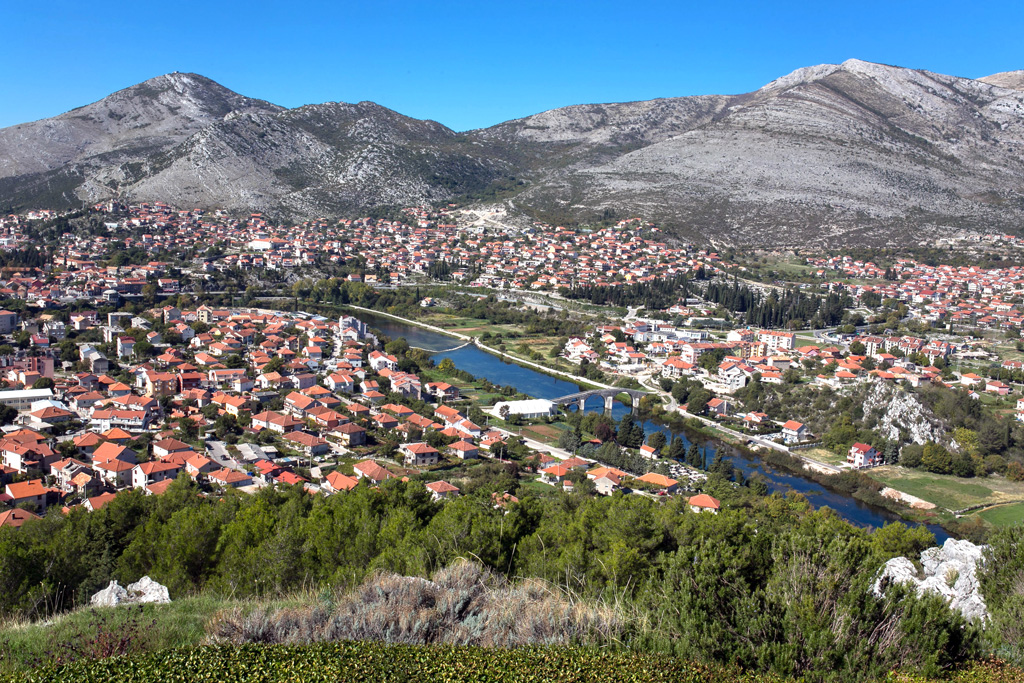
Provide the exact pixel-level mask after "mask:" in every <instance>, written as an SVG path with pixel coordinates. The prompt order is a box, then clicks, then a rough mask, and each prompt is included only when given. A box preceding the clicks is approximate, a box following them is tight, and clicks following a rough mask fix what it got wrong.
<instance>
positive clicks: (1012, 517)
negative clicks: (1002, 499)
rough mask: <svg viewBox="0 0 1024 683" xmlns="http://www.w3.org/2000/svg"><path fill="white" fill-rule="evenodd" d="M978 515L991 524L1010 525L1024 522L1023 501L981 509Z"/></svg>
mask: <svg viewBox="0 0 1024 683" xmlns="http://www.w3.org/2000/svg"><path fill="white" fill-rule="evenodd" d="M978 516H979V517H981V518H982V519H983V520H985V521H986V522H988V523H989V524H991V525H993V526H1010V525H1013V524H1020V523H1021V522H1024V503H1011V504H1009V505H999V506H997V507H991V508H988V509H986V510H982V511H981V512H979V513H978Z"/></svg>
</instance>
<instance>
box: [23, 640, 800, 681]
mask: <svg viewBox="0 0 1024 683" xmlns="http://www.w3.org/2000/svg"><path fill="white" fill-rule="evenodd" d="M6 680H9V681H33V682H35V681H39V682H44V681H45V682H47V683H63V682H65V681H67V682H68V683H90V682H92V681H95V682H97V683H100V682H103V683H106V682H107V681H118V683H150V682H151V681H161V682H163V681H182V682H185V681H187V682H189V683H192V682H196V683H201V682H203V681H218V682H224V683H226V682H229V681H246V682H247V683H249V682H260V683H271V682H275V681H302V682H303V683H320V682H321V681H324V682H326V681H331V682H332V683H333V682H334V681H373V682H374V683H388V682H391V681H433V682H435V683H444V682H446V681H497V682H499V683H502V682H507V683H517V682H519V681H523V682H527V681H529V682H531V683H536V682H540V681H560V682H561V683H572V682H573V681H598V680H599V681H602V683H612V682H615V681H638V682H639V681H645V682H647V681H649V682H652V683H657V682H659V681H666V682H668V681H671V682H673V683H686V682H688V681H693V682H694V683H696V682H698V681H699V682H701V683H716V682H717V681H782V680H785V679H780V678H777V677H775V676H765V675H755V674H742V673H740V672H738V671H735V670H731V669H726V668H722V667H707V666H702V665H698V664H689V663H685V662H682V661H680V660H676V659H673V658H671V657H661V656H657V655H648V654H638V653H623V652H610V651H602V650H596V649H580V648H570V647H560V648H520V649H516V650H501V649H491V648H472V647H450V646H406V645H382V644H379V643H365V642H363V643H353V642H342V643H319V644H316V645H307V646H282V645H262V646H258V645H245V646H242V647H202V648H196V649H192V650H164V651H161V652H155V653H150V654H145V655H138V656H132V657H114V658H110V659H102V660H84V661H80V662H75V663H73V664H70V665H67V666H64V667H53V668H47V669H40V670H37V671H35V672H32V673H31V674H27V675H24V676H16V677H10V678H7V679H6Z"/></svg>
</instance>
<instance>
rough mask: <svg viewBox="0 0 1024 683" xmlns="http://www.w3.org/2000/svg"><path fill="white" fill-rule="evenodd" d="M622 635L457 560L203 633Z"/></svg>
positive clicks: (482, 641) (606, 617) (399, 637)
mask: <svg viewBox="0 0 1024 683" xmlns="http://www.w3.org/2000/svg"><path fill="white" fill-rule="evenodd" d="M622 629H623V621H622V620H621V619H620V618H619V616H618V615H617V614H616V613H615V612H614V611H613V610H611V609H604V608H598V607H591V606H587V605H584V604H581V603H578V602H573V601H572V600H570V599H569V598H568V596H567V595H565V594H564V593H562V592H560V591H557V590H556V589H554V588H552V587H551V586H549V585H548V584H547V583H544V582H541V581H538V580H527V581H524V582H522V583H520V584H517V585H513V584H510V583H509V582H508V581H507V580H506V579H505V578H504V577H502V576H500V575H497V574H493V573H492V572H490V571H489V570H487V569H484V568H482V567H480V566H479V565H477V564H474V563H471V562H468V561H460V562H458V563H456V564H454V565H452V566H450V567H448V568H446V569H442V570H441V571H439V572H437V574H436V575H435V576H434V580H433V581H428V580H426V579H422V578H418V577H408V576H399V575H397V574H392V573H378V574H375V575H373V576H371V577H370V578H369V579H367V580H366V581H365V582H364V583H363V584H362V585H361V586H359V587H358V588H357V589H355V590H354V591H352V592H350V593H348V594H346V595H343V596H341V598H340V599H339V600H338V601H337V603H336V604H335V602H334V601H333V600H321V601H320V602H319V603H318V604H316V605H313V606H310V607H304V608H299V609H285V610H278V611H275V612H268V611H266V610H254V611H251V612H249V613H243V612H241V611H240V610H237V609H236V610H232V611H228V612H224V613H221V614H219V615H217V616H216V617H215V618H214V619H213V620H211V622H210V624H209V625H208V627H207V633H209V635H210V637H211V640H212V641H213V642H227V643H233V644H236V645H237V644H242V643H282V644H306V643H314V642H321V641H340V640H370V641H380V642H387V643H404V644H431V643H443V644H449V645H481V646H488V647H522V646H526V645H553V644H567V643H570V642H606V641H608V640H610V639H612V638H614V637H615V636H616V635H618V634H619V633H620V632H621V631H622Z"/></svg>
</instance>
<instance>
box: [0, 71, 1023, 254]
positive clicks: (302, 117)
mask: <svg viewBox="0 0 1024 683" xmlns="http://www.w3.org/2000/svg"><path fill="white" fill-rule="evenodd" d="M1022 74H1024V72H1008V73H1005V74H995V75H993V76H990V77H986V78H985V79H981V80H971V79H967V78H959V77H955V76H946V75H942V74H936V73H931V72H927V71H921V70H914V69H905V68H900V67H893V66H885V65H881V64H873V63H869V62H862V61H858V60H849V61H847V62H844V63H842V64H838V65H836V64H826V65H819V66H813V67H807V68H803V69H798V70H797V71H795V72H793V73H791V74H789V75H787V76H784V77H782V78H779V79H777V80H775V81H772V82H771V83H769V84H767V85H765V86H764V87H762V88H761V89H759V90H757V91H755V92H752V93H747V94H742V95H708V96H698V97H683V98H669V99H659V100H651V101H647V102H630V103H618V104H596V105H577V106H571V107H565V108H561V109H555V110H552V111H547V112H542V113H539V114H535V115H533V116H529V117H526V118H523V119H517V120H514V121H507V122H505V123H501V124H498V125H496V126H493V127H490V128H485V129H480V130H475V131H468V132H465V133H456V132H455V131H452V130H450V129H448V128H446V127H444V126H442V125H441V124H439V123H436V122H433V121H420V120H416V119H411V118H408V117H405V116H402V115H401V114H398V113H396V112H394V111H391V110H389V109H386V108H384V107H381V106H379V105H376V104H373V103H370V102H361V103H359V104H345V103H327V104H320V105H308V106H305V107H300V108H297V109H284V108H281V107H278V106H276V105H272V104H269V103H266V102H262V101H259V100H251V99H248V98H245V97H243V96H241V95H238V94H236V93H233V92H231V91H230V90H227V89H226V88H223V87H222V86H219V85H217V84H216V83H213V82H212V81H209V80H208V79H205V78H203V77H201V76H197V75H194V74H171V75H168V76H161V77H158V78H155V79H152V80H150V81H146V82H145V83H142V84H140V85H138V86H134V87H132V88H128V89H126V90H123V91H120V92H118V93H115V94H114V95H111V96H110V97H108V98H105V99H104V100H101V101H100V102H97V103H95V104H92V105H89V106H87V107H83V108H81V109H77V110H74V111H72V112H68V113H67V114H62V115H61V116H58V117H54V118H52V119H46V120H44V121H38V122H35V123H30V124H24V125H21V126H14V127H12V128H7V129H3V130H0V201H6V202H9V203H11V204H13V205H15V206H53V207H57V206H61V205H63V206H74V205H79V204H80V203H81V202H91V201H97V200H99V199H102V198H104V197H108V196H111V195H115V194H116V195H119V196H123V197H127V198H129V199H131V200H135V201H139V200H163V201H167V202H170V203H174V204H179V205H183V206H217V207H225V208H230V209H239V210H257V211H258V210H262V211H267V212H271V213H275V214H278V215H282V216H287V217H289V218H303V217H318V216H324V215H330V214H337V213H346V212H352V211H358V210H363V209H366V208H369V207H373V206H383V205H396V204H399V205H400V204H409V203H414V202H437V201H448V200H452V199H460V198H461V199H466V198H470V197H476V198H490V199H494V198H495V197H504V198H505V199H504V201H506V203H507V204H508V205H509V207H510V208H512V209H513V210H514V211H518V212H522V213H525V214H528V215H532V216H539V217H542V218H545V219H547V220H551V221H559V222H561V221H571V220H577V219H587V218H591V217H594V216H609V215H618V216H622V217H625V216H631V215H642V216H644V217H647V218H651V219H654V220H657V221H659V222H660V223H662V224H664V225H665V226H666V227H667V228H668V229H670V230H672V231H674V232H675V233H676V234H678V235H684V236H688V237H695V238H699V239H705V240H709V241H711V242H712V243H715V244H758V245H801V244H802V245H819V246H828V245H840V244H862V245H863V244H870V245H874V246H881V245H886V244H891V245H897V244H901V245H906V244H915V243H917V242H918V241H919V240H922V239H925V240H929V239H933V238H935V237H938V236H942V235H948V234H950V233H952V232H957V231H961V230H983V231H986V232H992V231H994V232H1014V231H1016V230H1017V228H1018V226H1019V225H1021V224H1022V223H1024V221H1022V219H1024V161H1022V154H1021V152H1022V150H1024V92H1021V91H1019V90H1015V89H1014V88H1016V87H1019V85H1020V83H1021V75H1022Z"/></svg>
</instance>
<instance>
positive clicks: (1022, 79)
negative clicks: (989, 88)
mask: <svg viewBox="0 0 1024 683" xmlns="http://www.w3.org/2000/svg"><path fill="white" fill-rule="evenodd" d="M978 80H979V81H981V82H982V83H988V84H989V85H997V86H999V87H1000V88H1009V89H1010V90H1024V71H1003V72H1002V73H998V74H992V75H991V76H985V77H984V78H979V79H978Z"/></svg>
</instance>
